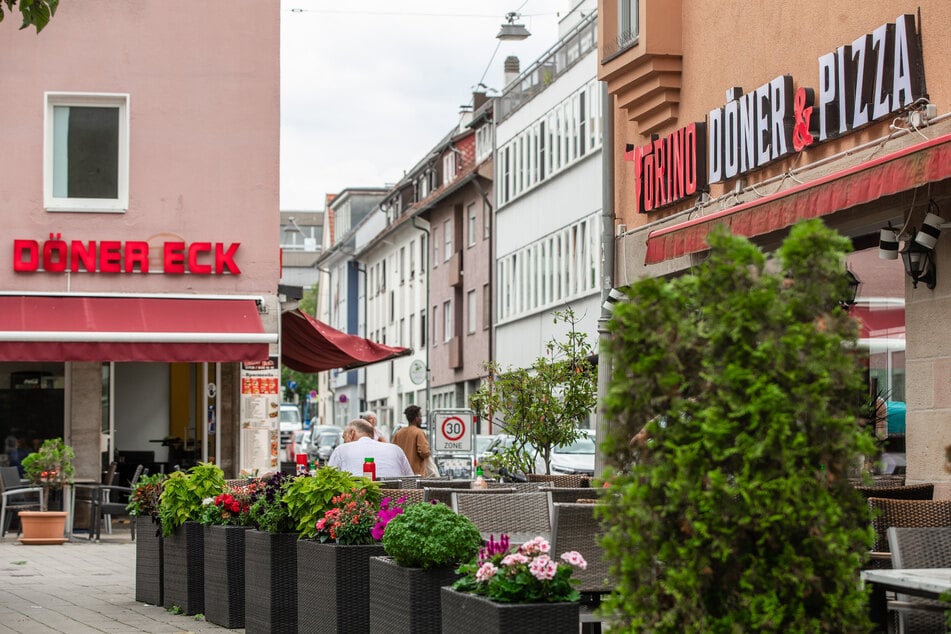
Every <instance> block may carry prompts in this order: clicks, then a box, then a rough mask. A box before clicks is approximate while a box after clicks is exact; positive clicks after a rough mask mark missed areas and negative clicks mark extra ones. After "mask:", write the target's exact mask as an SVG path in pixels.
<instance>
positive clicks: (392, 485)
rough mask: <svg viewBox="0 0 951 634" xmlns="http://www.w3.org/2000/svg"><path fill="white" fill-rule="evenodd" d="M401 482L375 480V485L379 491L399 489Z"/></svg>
mask: <svg viewBox="0 0 951 634" xmlns="http://www.w3.org/2000/svg"><path fill="white" fill-rule="evenodd" d="M401 484H402V482H400V481H399V480H377V481H376V485H377V486H378V487H380V488H381V489H399V488H401Z"/></svg>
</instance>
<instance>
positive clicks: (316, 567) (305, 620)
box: [297, 540, 409, 634]
mask: <svg viewBox="0 0 951 634" xmlns="http://www.w3.org/2000/svg"><path fill="white" fill-rule="evenodd" d="M383 554H385V551H384V550H383V546H382V545H380V544H371V545H368V546H346V545H341V544H322V543H320V542H315V541H309V540H301V541H300V542H298V544H297V592H298V597H299V598H298V602H297V615H298V620H299V623H300V631H301V632H341V633H343V632H346V634H359V633H361V632H369V631H370V610H369V607H370V601H369V597H368V596H367V595H368V594H369V591H370V579H369V577H370V571H369V568H370V558H371V557H376V556H378V555H383ZM391 631H394V632H396V631H400V630H398V629H391ZM402 631H409V630H402Z"/></svg>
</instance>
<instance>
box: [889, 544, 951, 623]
mask: <svg viewBox="0 0 951 634" xmlns="http://www.w3.org/2000/svg"><path fill="white" fill-rule="evenodd" d="M888 544H889V546H890V547H891V553H892V564H893V566H894V567H895V568H948V567H951V527H947V526H944V527H936V528H897V527H894V526H893V527H891V528H889V529H888ZM946 608H947V604H945V603H941V602H940V601H932V600H929V599H922V598H920V597H913V596H909V595H903V594H899V595H898V597H897V599H896V600H895V601H889V603H888V609H889V610H892V611H895V612H896V613H897V615H898V619H899V622H900V626H899V627H900V629H899V631H901V632H906V633H913V632H923V633H924V632H944V631H945V616H944V610H945V609H946Z"/></svg>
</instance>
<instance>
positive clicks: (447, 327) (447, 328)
mask: <svg viewBox="0 0 951 634" xmlns="http://www.w3.org/2000/svg"><path fill="white" fill-rule="evenodd" d="M442 314H443V332H442V337H443V341H449V340H450V339H452V332H453V328H452V300H451V299H450V300H447V301H445V302H443V304H442Z"/></svg>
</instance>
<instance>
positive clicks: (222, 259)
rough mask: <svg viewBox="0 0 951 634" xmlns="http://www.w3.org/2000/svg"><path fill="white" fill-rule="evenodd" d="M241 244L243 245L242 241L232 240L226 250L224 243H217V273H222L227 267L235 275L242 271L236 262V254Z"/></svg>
mask: <svg viewBox="0 0 951 634" xmlns="http://www.w3.org/2000/svg"><path fill="white" fill-rule="evenodd" d="M239 246H241V243H240V242H232V243H231V244H230V245H229V246H228V250H227V251H225V250H224V245H223V244H221V243H220V242H216V243H215V273H218V274H219V275H221V274H222V273H224V271H225V269H228V272H229V273H231V274H233V275H237V274H238V273H240V272H241V269H239V268H238V265H237V264H235V263H234V254H235V253H236V252H237V251H238V247H239Z"/></svg>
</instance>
